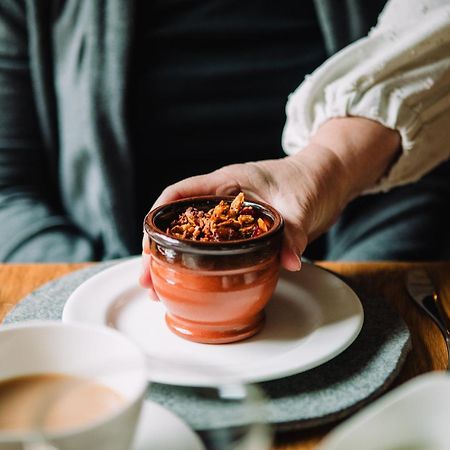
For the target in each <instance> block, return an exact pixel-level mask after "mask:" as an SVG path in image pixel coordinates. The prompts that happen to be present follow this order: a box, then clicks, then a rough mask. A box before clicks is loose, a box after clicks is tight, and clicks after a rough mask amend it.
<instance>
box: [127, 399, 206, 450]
mask: <svg viewBox="0 0 450 450" xmlns="http://www.w3.org/2000/svg"><path fill="white" fill-rule="evenodd" d="M149 449H151V450H180V449H184V450H205V447H204V445H203V444H202V442H201V440H200V438H199V437H198V436H197V435H196V434H195V433H194V432H193V431H192V430H191V429H190V428H189V427H188V426H187V425H186V424H185V423H184V422H183V421H182V420H181V419H180V418H179V417H178V416H176V415H175V414H173V413H172V412H171V411H169V410H167V409H166V408H163V407H162V406H161V405H158V404H157V403H154V402H151V401H148V400H147V401H145V402H144V404H143V407H142V412H141V416H140V419H139V422H138V426H137V429H136V435H135V438H134V442H133V445H132V446H131V450H149Z"/></svg>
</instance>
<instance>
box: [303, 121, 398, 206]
mask: <svg viewBox="0 0 450 450" xmlns="http://www.w3.org/2000/svg"><path fill="white" fill-rule="evenodd" d="M310 142H311V144H312V145H320V146H322V147H325V148H327V149H329V150H330V151H331V152H332V153H333V154H334V155H336V156H337V157H338V158H339V160H340V161H341V162H342V167H343V174H344V179H342V180H341V181H342V182H345V183H347V188H348V195H349V199H351V198H353V197H356V196H358V195H359V194H361V192H363V191H365V190H367V189H370V188H371V187H373V186H374V185H375V184H376V183H377V182H378V181H379V180H380V179H381V178H382V177H383V175H385V174H386V173H387V172H388V170H389V168H390V166H391V164H392V163H393V162H394V161H395V159H396V158H397V157H398V155H399V154H400V151H401V149H400V146H401V138H400V134H399V133H398V132H397V131H395V130H391V129H389V128H386V127H384V126H383V125H381V124H379V123H378V122H375V121H372V120H369V119H365V118H361V117H343V118H336V119H330V120H329V121H327V122H325V123H324V124H323V125H322V126H321V127H320V128H319V129H318V131H317V133H316V134H315V135H313V136H312V138H311V141H310Z"/></svg>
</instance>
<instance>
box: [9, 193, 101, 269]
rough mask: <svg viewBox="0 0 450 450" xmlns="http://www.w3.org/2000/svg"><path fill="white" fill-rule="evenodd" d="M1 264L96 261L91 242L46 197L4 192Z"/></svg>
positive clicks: (96, 256)
mask: <svg viewBox="0 0 450 450" xmlns="http://www.w3.org/2000/svg"><path fill="white" fill-rule="evenodd" d="M0 235H1V239H0V260H1V261H7V262H52V261H65V262H77V261H87V260H95V259H97V258H98V255H97V254H96V251H95V246H94V244H93V242H92V241H91V239H89V238H88V237H87V236H86V235H85V234H83V233H82V232H81V231H80V230H79V229H78V228H76V227H75V226H74V225H73V224H71V223H70V221H69V220H68V219H67V218H66V217H64V216H63V215H62V214H59V213H57V212H56V211H55V210H54V209H53V208H52V207H51V206H50V205H49V203H48V202H46V201H45V199H43V198H42V197H40V196H38V195H36V194H32V193H30V192H26V191H25V190H22V191H21V190H20V189H16V190H15V191H14V192H11V189H9V190H8V193H7V194H5V192H3V191H2V190H1V189H0Z"/></svg>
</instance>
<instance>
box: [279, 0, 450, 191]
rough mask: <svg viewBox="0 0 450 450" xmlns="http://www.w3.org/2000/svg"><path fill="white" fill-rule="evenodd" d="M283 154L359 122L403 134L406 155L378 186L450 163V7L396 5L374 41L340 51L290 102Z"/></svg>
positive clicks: (431, 0)
mask: <svg viewBox="0 0 450 450" xmlns="http://www.w3.org/2000/svg"><path fill="white" fill-rule="evenodd" d="M286 112H287V121H286V125H285V129H284V132H283V148H284V150H285V151H286V153H288V154H293V153H296V152H297V151H299V150H301V149H302V148H304V147H305V146H306V145H307V144H308V142H309V140H310V138H311V136H313V135H314V134H315V133H316V132H317V130H318V129H319V127H320V126H321V125H322V124H323V123H325V122H326V121H327V120H329V119H331V118H335V117H348V116H358V117H365V118H367V119H372V120H374V121H377V122H379V123H381V124H383V125H384V126H386V127H388V128H391V129H395V130H397V131H398V132H399V133H400V135H401V139H402V154H401V155H400V157H399V158H398V159H397V160H396V162H395V163H394V164H393V165H392V166H391V167H390V169H389V171H388V173H386V174H385V176H383V177H382V178H381V179H380V180H379V182H378V183H377V185H376V186H374V187H373V188H372V189H370V191H367V192H379V191H387V190H389V189H391V188H393V187H395V186H399V185H403V184H407V183H410V182H413V181H416V180H417V179H419V178H421V177H422V176H423V175H424V174H426V173H427V172H429V171H430V170H431V169H432V168H434V167H435V166H437V165H438V164H439V163H440V162H442V161H444V160H446V159H447V158H448V157H449V156H450V5H449V4H448V1H447V0H444V1H442V0H441V1H439V0H428V1H423V0H422V1H418V0H417V1H414V0H394V1H391V2H389V3H388V5H387V7H386V8H385V11H384V12H383V13H382V15H381V16H380V19H379V23H378V25H377V27H375V28H374V29H373V30H372V31H371V33H370V34H369V36H368V37H366V38H363V39H361V40H359V41H357V42H355V43H354V44H352V45H350V46H348V47H346V48H345V49H343V50H341V51H340V52H339V53H337V54H336V55H334V56H333V57H332V58H330V59H329V60H328V61H327V62H325V63H324V64H323V65H322V66H320V67H319V68H318V69H317V70H316V71H315V72H314V73H313V74H312V75H311V76H307V77H306V78H305V81H304V82H303V83H302V84H301V85H300V86H299V87H298V88H297V90H296V91H295V92H294V93H292V94H291V95H290V96H289V100H288V103H287V107H286Z"/></svg>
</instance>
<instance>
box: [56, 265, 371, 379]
mask: <svg viewBox="0 0 450 450" xmlns="http://www.w3.org/2000/svg"><path fill="white" fill-rule="evenodd" d="M140 264H141V263H140V258H134V259H131V260H129V261H126V262H124V263H119V264H117V265H116V266H114V267H112V268H110V269H106V270H104V271H103V272H100V273H99V274H97V275H95V276H93V277H92V278H90V279H89V280H87V281H86V282H85V283H83V284H82V285H81V286H79V287H78V288H77V289H76V290H75V291H74V292H73V293H72V295H71V296H70V297H69V299H68V301H67V303H66V305H65V308H64V312H63V321H66V322H69V321H80V322H85V323H92V324H103V325H108V326H111V327H114V328H116V329H118V330H119V331H121V332H123V333H125V334H126V335H128V336H129V337H130V338H131V339H133V340H134V341H135V342H137V343H138V344H139V345H140V346H141V347H142V348H143V350H144V351H145V353H146V354H147V355H148V356H149V361H150V363H149V377H150V379H151V380H153V381H157V382H161V383H167V384H177V385H216V384H218V383H217V380H218V379H219V378H220V376H228V377H232V378H237V379H238V380H239V381H243V382H259V381H267V380H272V379H276V378H281V377H285V376H288V375H293V374H296V373H299V372H303V371H306V370H308V369H311V368H313V367H316V366H318V365H320V364H322V363H324V362H326V361H328V360H330V359H332V358H333V357H335V356H336V355H338V354H339V353H341V352H342V351H343V350H345V349H346V348H347V347H348V346H349V345H350V344H351V343H352V342H353V341H354V339H355V338H356V336H357V335H358V333H359V332H360V330H361V327H362V324H363V318H364V313H363V308H362V305H361V302H360V301H359V299H358V297H357V295H356V294H355V292H354V291H353V290H352V289H350V287H349V286H348V285H347V284H345V283H344V282H343V281H342V280H340V279H339V278H338V277H336V276H335V275H333V274H332V273H330V272H327V271H326V270H324V269H321V268H319V267H316V266H313V265H310V264H306V263H305V264H304V266H303V268H302V270H301V271H300V272H295V273H293V272H286V271H283V272H282V274H281V276H280V280H279V282H278V285H277V287H276V290H275V293H274V296H273V298H272V299H271V301H270V303H269V305H268V306H267V308H266V318H267V319H266V323H265V325H264V328H263V330H262V331H261V332H260V333H258V334H257V335H256V336H254V337H252V338H250V339H247V340H245V341H241V342H237V343H232V344H224V345H208V344H198V343H194V342H190V341H187V340H185V339H182V338H180V337H178V336H176V335H175V334H173V333H172V332H170V331H169V329H168V328H167V326H166V323H165V320H164V312H165V310H164V306H163V305H162V304H161V303H159V302H152V301H150V300H149V299H148V297H147V293H146V292H145V291H144V290H143V289H142V288H140V287H139V286H138V284H137V279H138V275H139V271H140Z"/></svg>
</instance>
